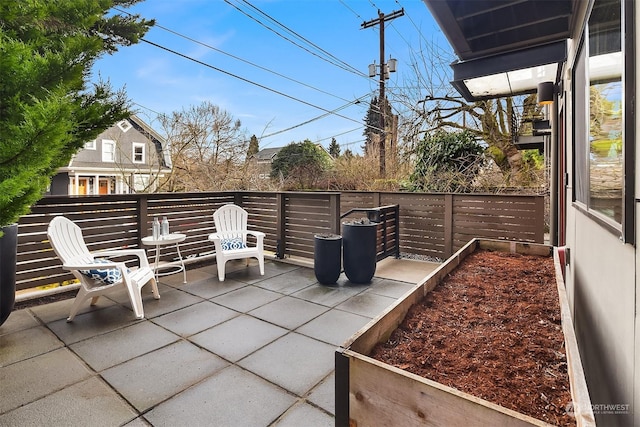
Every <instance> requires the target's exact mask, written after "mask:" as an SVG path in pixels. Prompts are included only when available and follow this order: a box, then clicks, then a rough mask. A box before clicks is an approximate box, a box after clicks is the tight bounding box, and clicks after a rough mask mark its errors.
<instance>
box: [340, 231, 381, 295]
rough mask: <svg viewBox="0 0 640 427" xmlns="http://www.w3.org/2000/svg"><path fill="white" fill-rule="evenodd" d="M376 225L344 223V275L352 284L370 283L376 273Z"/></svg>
mask: <svg viewBox="0 0 640 427" xmlns="http://www.w3.org/2000/svg"><path fill="white" fill-rule="evenodd" d="M376 226H377V224H376V223H368V224H362V223H357V222H356V223H349V222H345V223H342V240H343V245H344V249H343V258H344V259H343V264H344V274H346V276H347V278H348V279H349V281H350V282H352V283H369V282H371V279H372V278H373V275H374V274H375V272H376Z"/></svg>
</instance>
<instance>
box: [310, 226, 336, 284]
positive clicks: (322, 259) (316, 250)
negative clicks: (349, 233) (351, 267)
mask: <svg viewBox="0 0 640 427" xmlns="http://www.w3.org/2000/svg"><path fill="white" fill-rule="evenodd" d="M341 261H342V236H338V235H337V234H318V235H316V236H314V242H313V272H314V273H315V274H316V279H318V282H320V283H322V284H323V285H332V284H334V283H336V281H337V280H338V277H340V272H341V270H342V265H341Z"/></svg>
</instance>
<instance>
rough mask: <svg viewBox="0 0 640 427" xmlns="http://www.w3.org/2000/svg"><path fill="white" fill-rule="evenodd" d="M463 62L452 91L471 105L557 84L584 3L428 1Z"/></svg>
mask: <svg viewBox="0 0 640 427" xmlns="http://www.w3.org/2000/svg"><path fill="white" fill-rule="evenodd" d="M423 1H424V3H425V4H426V5H427V7H428V8H429V10H430V11H431V14H432V15H433V17H434V18H435V20H436V22H437V23H438V25H439V26H440V28H441V29H442V31H443V33H444V34H445V36H446V37H447V39H448V40H449V42H450V43H451V46H452V47H453V49H454V51H455V53H456V55H457V56H458V58H459V60H458V61H457V62H454V63H453V64H451V67H452V68H453V72H454V79H453V81H452V82H451V83H452V85H453V86H454V87H455V88H456V89H457V90H458V92H460V94H461V95H462V96H463V97H464V98H465V99H466V100H467V101H469V102H473V101H478V100H483V99H491V98H499V97H503V96H513V95H521V94H527V93H533V92H535V90H536V87H537V84H538V83H540V82H542V81H553V82H554V83H557V82H558V81H559V78H560V73H561V68H562V64H563V62H565V61H566V55H567V53H566V52H567V47H566V46H567V39H568V37H569V36H570V28H571V25H572V24H573V19H575V17H574V12H575V9H576V3H577V1H578V0H548V1H544V2H542V1H539V0H474V1H468V0H423Z"/></svg>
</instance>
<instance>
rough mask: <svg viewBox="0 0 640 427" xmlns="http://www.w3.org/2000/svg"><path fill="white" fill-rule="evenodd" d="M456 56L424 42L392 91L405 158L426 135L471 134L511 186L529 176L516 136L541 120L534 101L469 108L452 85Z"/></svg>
mask: <svg viewBox="0 0 640 427" xmlns="http://www.w3.org/2000/svg"><path fill="white" fill-rule="evenodd" d="M455 59H456V58H455V56H454V55H453V53H452V52H450V51H446V50H443V49H442V48H440V47H439V46H438V45H437V44H436V43H430V42H428V41H426V40H425V42H424V43H423V45H422V46H420V49H419V51H417V53H415V54H414V55H413V56H412V60H411V71H410V72H409V73H405V74H404V76H405V77H404V82H403V84H401V85H399V86H400V87H399V88H390V89H389V90H388V94H389V98H390V100H391V102H392V104H393V105H394V106H395V108H396V110H397V111H398V113H399V115H400V117H401V119H400V123H399V139H400V141H402V145H401V146H400V147H399V148H400V150H401V152H400V155H401V158H404V159H408V158H410V157H411V155H412V153H413V151H414V149H415V147H416V146H417V143H418V142H419V141H420V140H422V139H423V138H424V136H425V134H431V133H432V132H434V131H436V130H448V131H451V130H465V129H466V130H469V131H471V132H473V133H474V134H475V135H476V136H477V138H478V139H480V140H482V141H484V142H485V143H486V144H487V145H488V149H487V155H488V156H489V157H490V158H491V159H492V160H493V161H494V162H495V164H496V165H497V166H498V168H499V169H500V171H501V172H502V174H503V176H504V178H505V182H506V183H507V184H508V185H514V184H518V183H520V182H521V181H522V177H523V176H525V175H527V176H528V171H527V169H528V167H529V165H527V164H526V160H525V158H524V157H523V153H522V152H521V151H519V150H518V149H517V147H516V146H515V145H514V144H513V139H512V135H514V133H516V134H517V132H518V131H520V130H521V126H522V123H523V120H522V118H523V117H525V116H534V115H540V108H539V107H538V106H537V105H536V103H535V101H534V98H535V95H530V96H518V97H508V98H500V99H494V100H486V101H478V102H467V101H465V100H464V98H462V97H461V96H460V94H458V92H457V91H456V90H455V89H454V88H453V86H452V85H451V84H450V80H452V72H451V68H450V66H449V64H451V63H452V62H453V61H454V60H455Z"/></svg>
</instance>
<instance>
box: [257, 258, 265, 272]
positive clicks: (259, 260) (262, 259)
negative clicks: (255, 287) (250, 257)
mask: <svg viewBox="0 0 640 427" xmlns="http://www.w3.org/2000/svg"><path fill="white" fill-rule="evenodd" d="M257 258H258V265H260V275H261V276H264V256H259V257H257Z"/></svg>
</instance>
